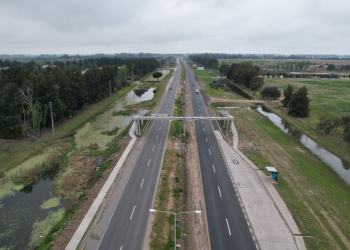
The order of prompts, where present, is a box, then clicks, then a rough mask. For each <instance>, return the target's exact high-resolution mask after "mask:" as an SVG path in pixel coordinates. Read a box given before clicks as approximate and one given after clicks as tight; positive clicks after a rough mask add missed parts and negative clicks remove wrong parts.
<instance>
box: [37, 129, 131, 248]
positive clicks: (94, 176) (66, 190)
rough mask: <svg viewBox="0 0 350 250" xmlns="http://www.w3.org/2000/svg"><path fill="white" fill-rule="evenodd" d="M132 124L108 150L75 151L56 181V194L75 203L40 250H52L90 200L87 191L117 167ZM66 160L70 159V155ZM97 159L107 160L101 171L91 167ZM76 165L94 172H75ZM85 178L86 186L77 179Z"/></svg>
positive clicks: (99, 167) (101, 165)
mask: <svg viewBox="0 0 350 250" xmlns="http://www.w3.org/2000/svg"><path fill="white" fill-rule="evenodd" d="M131 124H132V123H130V124H129V125H128V126H127V127H126V128H125V129H124V130H123V131H122V132H121V133H119V135H118V136H116V137H115V138H114V139H113V140H112V141H111V142H110V143H109V144H108V147H107V148H106V149H104V150H97V148H98V147H97V145H91V146H90V147H89V148H86V149H81V150H76V151H73V153H72V154H71V155H69V159H68V160H66V161H65V163H64V164H63V166H61V173H60V175H59V176H58V177H57V178H56V179H55V180H54V190H55V193H57V194H59V195H60V196H62V197H66V198H69V199H71V201H73V202H71V206H70V207H68V209H67V210H66V212H65V215H64V216H63V218H62V219H61V220H60V221H59V222H58V223H57V224H55V225H54V226H53V227H52V228H51V229H50V231H49V233H48V235H46V237H45V238H44V240H43V242H42V243H41V245H40V246H39V247H38V249H40V250H44V249H45V250H46V249H51V247H52V244H53V242H54V241H55V240H56V239H57V237H58V236H60V235H61V233H62V232H63V230H64V229H65V227H66V226H67V225H68V222H69V220H70V219H71V218H72V217H73V216H74V214H75V212H76V211H77V210H78V209H79V207H80V205H81V204H82V203H83V202H84V201H85V200H87V197H86V190H87V189H91V188H92V187H93V186H94V185H95V183H96V182H97V181H98V180H99V179H100V178H101V177H102V176H103V173H104V172H105V170H106V169H107V168H109V167H111V166H113V164H111V163H112V160H111V157H112V156H113V155H115V154H116V153H118V152H119V151H120V149H121V148H120V147H119V146H118V141H119V140H121V139H122V138H124V137H125V136H126V135H127V134H128V132H129V130H130V127H131ZM64 156H67V154H65V155H64ZM96 156H103V159H105V160H104V162H103V163H102V164H100V165H99V166H98V168H97V171H96V167H95V164H90V165H89V160H90V159H88V158H91V157H96ZM77 157H80V158H77ZM74 161H79V162H80V163H81V162H83V164H80V165H81V166H82V165H83V166H82V167H83V168H84V169H86V168H91V169H90V171H89V172H88V173H86V171H85V172H84V173H83V171H82V169H81V168H78V167H75V168H74V166H73V165H74ZM82 174H83V175H84V178H83V180H82V181H83V182H84V185H81V183H79V181H78V180H79V178H78V177H77V175H82Z"/></svg>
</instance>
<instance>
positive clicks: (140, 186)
mask: <svg viewBox="0 0 350 250" xmlns="http://www.w3.org/2000/svg"><path fill="white" fill-rule="evenodd" d="M144 180H145V178H143V179H142V182H141V186H140V188H142V185H143V181H144Z"/></svg>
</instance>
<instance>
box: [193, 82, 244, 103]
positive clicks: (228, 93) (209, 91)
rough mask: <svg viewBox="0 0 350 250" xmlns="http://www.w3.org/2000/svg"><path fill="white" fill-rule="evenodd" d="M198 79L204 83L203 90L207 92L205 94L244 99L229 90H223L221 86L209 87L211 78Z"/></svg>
mask: <svg viewBox="0 0 350 250" xmlns="http://www.w3.org/2000/svg"><path fill="white" fill-rule="evenodd" d="M199 81H201V82H203V83H205V88H204V91H205V93H207V95H209V96H211V97H216V98H224V99H230V100H236V99H245V98H243V97H242V96H240V95H238V94H236V93H235V92H233V91H231V90H228V91H225V90H223V89H222V88H217V89H214V88H211V87H210V86H209V83H212V82H213V78H200V79H199Z"/></svg>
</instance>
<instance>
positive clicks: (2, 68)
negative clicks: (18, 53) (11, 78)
mask: <svg viewBox="0 0 350 250" xmlns="http://www.w3.org/2000/svg"><path fill="white" fill-rule="evenodd" d="M9 68H10V67H0V70H4V69H9Z"/></svg>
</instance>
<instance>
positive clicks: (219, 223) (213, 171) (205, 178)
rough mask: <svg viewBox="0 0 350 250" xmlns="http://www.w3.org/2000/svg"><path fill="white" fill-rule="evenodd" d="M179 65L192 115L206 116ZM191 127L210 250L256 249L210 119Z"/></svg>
mask: <svg viewBox="0 0 350 250" xmlns="http://www.w3.org/2000/svg"><path fill="white" fill-rule="evenodd" d="M182 62H183V61H182ZM183 65H184V66H185V70H186V71H187V73H188V76H189V84H190V93H191V100H192V108H193V115H194V116H204V117H206V116H208V114H207V112H206V109H205V106H204V102H203V100H202V98H201V96H200V94H196V93H195V89H197V88H198V87H197V83H196V81H195V78H194V76H193V73H192V71H191V69H190V68H189V66H188V65H187V64H186V63H185V62H183ZM195 129H196V139H197V145H198V153H199V161H200V168H201V176H202V183H203V192H204V200H205V206H206V215H207V221H208V228H209V238H210V246H211V249H212V250H218V249H220V250H221V249H222V250H223V249H225V250H226V249H239V250H244V249H249V250H250V249H252V250H253V249H257V244H256V242H255V240H254V238H253V235H252V232H251V228H250V226H249V225H248V223H247V220H246V219H245V213H244V212H243V210H242V208H243V207H242V203H241V201H240V199H239V197H238V196H237V194H236V191H235V187H234V186H233V183H232V180H231V177H230V175H229V173H228V170H227V168H226V165H225V162H224V159H223V156H222V154H221V151H220V148H219V145H218V143H217V140H216V138H215V135H214V131H213V127H212V125H211V123H210V121H206V120H201V121H199V120H197V121H195ZM242 174H244V173H242Z"/></svg>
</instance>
